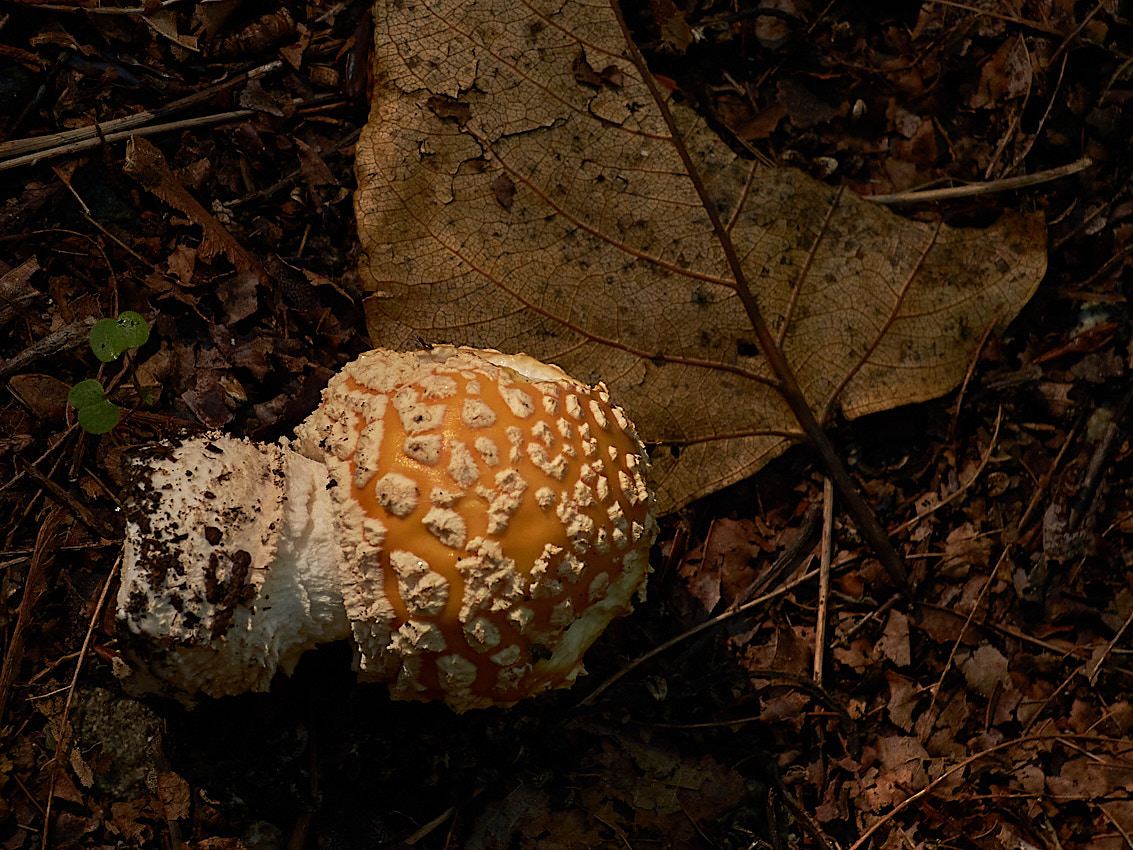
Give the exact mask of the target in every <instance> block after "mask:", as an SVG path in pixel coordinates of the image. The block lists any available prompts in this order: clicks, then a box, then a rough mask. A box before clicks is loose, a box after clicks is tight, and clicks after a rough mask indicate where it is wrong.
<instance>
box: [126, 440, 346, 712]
mask: <svg viewBox="0 0 1133 850" xmlns="http://www.w3.org/2000/svg"><path fill="white" fill-rule="evenodd" d="M327 485H328V480H327V470H326V467H325V466H324V465H323V464H322V463H319V462H318V461H314V460H311V459H310V458H307V457H304V456H303V455H300V454H298V453H297V452H294V451H292V450H291V449H290V448H287V447H285V446H279V445H257V444H255V443H251V442H248V441H246V440H238V439H234V438H232V437H226V436H222V435H219V434H208V435H205V436H200V437H193V438H191V439H188V440H185V441H184V442H182V443H181V444H180V445H178V446H176V447H175V448H173V449H172V450H171V451H169V452H168V454H167V455H166V456H165V457H162V458H159V459H155V460H153V461H151V462H150V463H149V464H148V465H147V467H146V469H145V471H144V473H143V475H142V477H141V480H140V481H139V489H138V495H137V496H136V497H135V502H134V505H133V508H132V510H131V515H130V518H129V520H128V524H127V534H126V549H125V556H124V563H125V565H126V566H125V568H124V572H123V579H122V586H121V588H120V590H119V592H118V609H119V617H120V618H121V619H123V620H124V621H125V623H126V626H127V628H128V629H129V630H130V631H131V632H133V633H134V634H135V635H138V636H140V637H142V638H143V640H142V641H139V642H137V643H138V644H139V646H140V651H141V652H143V653H144V655H145V657H144V658H138V659H136V660H138V661H140V662H141V664H140V665H138V667H139V669H140V671H141V675H140V676H138V677H132V679H133V680H132V682H131V684H132V685H133V686H134V688H135V689H140V690H154V689H161V690H166V691H172V692H173V693H172V695H174V696H178V697H181V698H185V697H190V696H191V695H192V694H193V693H194V692H200V693H204V694H206V695H208V696H213V697H218V696H226V695H230V694H237V693H242V692H244V691H248V690H267V688H268V686H269V684H270V683H271V679H272V676H273V675H274V674H275V672H276V670H283V671H284V672H285V673H290V672H291V671H292V670H293V669H294V667H295V664H296V663H297V662H298V660H299V656H300V655H302V654H303V653H304V652H305V651H306V650H308V649H310V648H312V647H314V646H316V645H318V644H321V643H328V642H331V641H335V640H341V639H343V638H346V637H347V636H349V634H350V626H349V623H348V622H347V618H346V609H345V608H344V606H343V601H342V591H341V588H340V580H339V575H338V573H339V569H340V561H341V558H342V549H341V545H340V543H339V532H338V528H337V524H336V521H335V509H334V506H333V504H332V502H331V497H330V495H329V493H328V487H327ZM147 650H149V651H147ZM135 672H137V671H135ZM147 672H148V674H149V675H148V676H147V675H145V674H146V673H147ZM155 679H156V680H157V681H156V682H155V681H153V680H155ZM160 683H164V685H161V684H160Z"/></svg>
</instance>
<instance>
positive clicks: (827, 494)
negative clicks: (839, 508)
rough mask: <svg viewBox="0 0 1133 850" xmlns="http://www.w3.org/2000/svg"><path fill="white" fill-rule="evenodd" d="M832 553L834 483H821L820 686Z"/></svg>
mask: <svg viewBox="0 0 1133 850" xmlns="http://www.w3.org/2000/svg"><path fill="white" fill-rule="evenodd" d="M833 552H834V482H833V481H831V480H830V479H829V478H826V479H824V480H823V482H822V556H821V558H820V560H819V574H818V615H817V619H816V622H815V626H814V681H815V683H816V684H818V685H821V684H822V668H823V664H824V661H825V659H826V625H827V623H828V622H829V619H830V613H829V610H828V609H829V607H830V561H831V558H832V555H833Z"/></svg>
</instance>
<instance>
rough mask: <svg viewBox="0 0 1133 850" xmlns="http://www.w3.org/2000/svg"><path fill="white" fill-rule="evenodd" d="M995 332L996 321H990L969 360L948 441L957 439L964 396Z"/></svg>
mask: <svg viewBox="0 0 1133 850" xmlns="http://www.w3.org/2000/svg"><path fill="white" fill-rule="evenodd" d="M994 330H995V321H994V320H993V321H990V322H988V324H987V328H985V329H984V335H983V336H981V337H980V341H979V342H978V343H977V344H976V347H975V350H974V351H972V356H971V357H970V358H969V360H968V371H967V372H965V373H964V380H963V381H962V382H961V384H960V389H958V390H957V391H956V402H955V409H954V410H953V411H952V421H951V422H949V423H948V441H949V442H952V441H953V440H955V439H956V423H957V422H958V421H959V419H960V410H961V409H962V408H963V406H964V394H965V393H966V392H967V391H968V384H969V383H971V381H972V376H973V375H974V374H975V373H976V364H978V363H979V362H980V354H982V353H983V350H984V346H985V345H987V341H988V338H989V337H990V336H991V332H992V331H994Z"/></svg>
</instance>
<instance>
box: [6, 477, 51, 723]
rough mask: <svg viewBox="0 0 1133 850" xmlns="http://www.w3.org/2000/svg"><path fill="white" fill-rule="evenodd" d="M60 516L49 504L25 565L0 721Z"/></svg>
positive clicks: (13, 628) (14, 676)
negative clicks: (33, 550)
mask: <svg viewBox="0 0 1133 850" xmlns="http://www.w3.org/2000/svg"><path fill="white" fill-rule="evenodd" d="M17 457H18V455H17ZM63 516H64V510H63V509H62V508H59V507H54V508H51V510H49V511H48V512H47V518H46V519H45V520H44V521H43V525H41V526H40V527H39V534H38V535H37V537H36V540H35V552H33V553H32V556H31V566H30V567H29V568H28V574H27V578H26V579H24V596H23V599H21V600H20V608H19V611H18V612H17V613H16V622H15V624H14V625H13V626H12V631H11V635H10V636H9V638H8V649H7V651H6V652H5V653H4V660H3V664H0V721H2V720H3V718H4V712H5V709H6V708H7V706H8V695H9V693H10V692H11V690H12V685H13V684H14V683H15V681H16V671H18V670H19V669H20V661H21V660H22V659H21V657H20V656H21V653H22V651H23V646H24V632H25V631H26V630H27V627H28V624H29V623H31V618H32V608H34V607H35V603H36V600H37V599H39V594H38V593H37V592H36V586H37V585H38V584H39V582H40V580H41V579H42V578H43V574H44V573H45V572H46V570H47V565H48V564H49V563H50V562H51V560H52V558H53V557H54V548H53V546H52V542H53V541H52V538H53V537H54V536H55V532H56V531H58V530H59V524H60V523H61V522H62V521H63Z"/></svg>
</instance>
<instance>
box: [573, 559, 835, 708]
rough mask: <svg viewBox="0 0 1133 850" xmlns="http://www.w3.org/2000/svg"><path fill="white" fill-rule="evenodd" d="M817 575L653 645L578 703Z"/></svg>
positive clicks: (813, 573) (591, 699) (807, 575)
mask: <svg viewBox="0 0 1133 850" xmlns="http://www.w3.org/2000/svg"><path fill="white" fill-rule="evenodd" d="M816 575H818V570H809V571H808V572H805V573H803V574H802V575H801V576H799V577H798V578H796V579H795V580H794V581H791V582H788V583H787V584H785V585H783V587H781V588H779V589H778V590H774V591H772V592H771V593H765V594H763V596H760V597H758V598H756V599H753V600H751V602H747V603H745V604H743V605H741V606H740V607H738V608H733V609H732V610H730V611H725V612H724V613H723V614H719V615H717V616H715V617H713V618H712V619H711V620H705V621H704V622H703V623H701V624H700V625H699V626H693V627H692V628H691V629H689V630H688V631H687V632H683V633H681V634H679V635H677V636H676V637H674V638H670V639H669V640H667V641H665V642H664V643H662V644H660V645H659V646H655V647H653V649H651V650H649V651H648V652H646V653H645V654H644V655H639V656H638V657H637V658H635V659H634V660H633V661H631V662H629V664H627V665H626V666H625V667H623V668H622V669H621V670H619V671H618V672H617V673H615V674H614V675H613V676H611V677H610V678H608V679H607V680H606V681H604V682H603V683H602V684H600V685H599V686H598V687H597V688H595V689H594V690H593V691H591V692H590V693H589V694H587V695H586V696H585V697H583V699H581V700H580V701H579V703H578V704H579V706H584V705H592V704H593V703H594V701H595V700H596V699H597V698H598V697H599V696H600V695H601V694H602V693H604V692H605V691H606V690H607V689H608V688H609V687H610V686H611V685H613V684H614V683H615V682H617V681H618V680H619V679H621V678H622V677H623V676H625V675H626V674H628V673H632V672H633V671H634V670H636V669H637V668H638V667H640V666H641V665H642V664H644V663H645V662H646V661H649V660H650V659H652V658H656V657H657V656H658V655H660V654H661V653H662V652H665V651H666V650H668V649H672V648H673V647H674V646H676V645H677V644H679V643H683V642H684V641H686V640H688V639H689V638H691V637H695V636H696V635H698V634H700V633H701V632H703V631H707V630H708V629H711V628H715V627H716V626H718V625H720V624H721V623H724V622H727V621H728V620H730V619H732V618H733V617H737V616H739V615H740V614H743V613H744V612H746V611H750V610H751V609H752V608H757V607H758V606H760V605H762V604H763V603H765V602H769V601H771V600H772V599H775V598H777V597H779V596H782V595H783V594H785V593H787V592H788V591H791V590H794V589H795V588H796V587H798V586H799V585H800V584H803V583H804V582H806V581H809V580H810V579H812V578H814V577H815V576H816Z"/></svg>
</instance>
